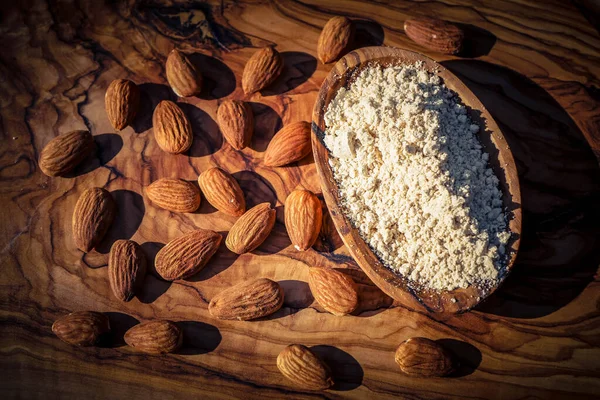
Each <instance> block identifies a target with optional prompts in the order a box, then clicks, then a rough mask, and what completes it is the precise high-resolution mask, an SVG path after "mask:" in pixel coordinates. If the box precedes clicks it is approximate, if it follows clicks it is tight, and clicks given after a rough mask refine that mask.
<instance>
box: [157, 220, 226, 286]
mask: <svg viewBox="0 0 600 400" xmlns="http://www.w3.org/2000/svg"><path fill="white" fill-rule="evenodd" d="M221 239H222V237H221V235H219V234H218V233H217V232H214V231H210V230H206V229H198V230H196V231H193V232H190V233H187V234H185V235H183V236H180V237H178V238H177V239H174V240H171V241H170V242H169V243H167V245H166V246H165V247H163V248H162V249H160V251H159V252H158V253H157V254H156V259H155V261H154V265H155V267H156V272H158V274H159V275H160V276H161V277H162V278H163V279H165V280H167V281H174V280H177V279H186V278H189V277H190V276H192V275H195V274H196V273H198V272H200V270H201V269H202V268H204V266H205V265H206V263H207V262H208V260H210V258H211V257H212V256H213V255H214V254H215V253H216V252H217V250H218V249H219V245H220V244H221Z"/></svg>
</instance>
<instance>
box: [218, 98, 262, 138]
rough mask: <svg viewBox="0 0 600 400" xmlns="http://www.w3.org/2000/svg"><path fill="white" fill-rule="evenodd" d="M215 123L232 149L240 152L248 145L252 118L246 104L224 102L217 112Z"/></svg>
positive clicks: (252, 122)
mask: <svg viewBox="0 0 600 400" xmlns="http://www.w3.org/2000/svg"><path fill="white" fill-rule="evenodd" d="M217 123H218V124H219V128H220V129H221V132H222V133H223V137H224V138H225V140H227V142H228V143H229V144H230V145H231V147H233V148H234V149H236V150H242V149H243V148H245V147H247V146H248V145H249V144H250V140H251V139H252V133H253V132H254V116H253V114H252V109H251V108H250V105H249V104H248V103H246V102H243V101H238V100H226V101H224V102H223V103H221V105H220V106H219V109H218V110H217Z"/></svg>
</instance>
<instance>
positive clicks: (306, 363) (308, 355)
mask: <svg viewBox="0 0 600 400" xmlns="http://www.w3.org/2000/svg"><path fill="white" fill-rule="evenodd" d="M277 368H279V371H281V373H282V374H283V376H285V377H286V378H288V379H289V380H290V381H292V382H294V384H296V386H298V387H300V388H302V389H308V390H325V389H328V388H330V387H331V386H333V384H334V382H333V378H332V377H331V370H330V369H329V366H328V365H327V364H325V363H324V362H323V361H322V360H321V359H320V358H319V357H318V356H317V355H316V354H315V353H313V352H312V351H311V350H310V349H309V348H308V347H306V346H303V345H301V344H291V345H289V346H287V347H286V348H285V349H283V350H282V351H281V353H279V355H278V356H277Z"/></svg>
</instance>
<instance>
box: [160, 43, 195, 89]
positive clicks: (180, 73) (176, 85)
mask: <svg viewBox="0 0 600 400" xmlns="http://www.w3.org/2000/svg"><path fill="white" fill-rule="evenodd" d="M165 70H166V72H165V73H166V75H167V81H168V82H169V85H170V86H171V89H173V91H174V92H175V94H176V95H177V96H179V97H188V96H195V95H198V94H200V91H201V89H202V74H201V73H200V71H198V69H197V68H196V66H195V65H194V64H193V63H192V62H191V61H190V59H189V58H188V57H187V56H186V55H185V54H184V53H182V52H181V51H179V50H177V49H173V50H172V51H171V53H170V54H169V57H167V63H166V66H165Z"/></svg>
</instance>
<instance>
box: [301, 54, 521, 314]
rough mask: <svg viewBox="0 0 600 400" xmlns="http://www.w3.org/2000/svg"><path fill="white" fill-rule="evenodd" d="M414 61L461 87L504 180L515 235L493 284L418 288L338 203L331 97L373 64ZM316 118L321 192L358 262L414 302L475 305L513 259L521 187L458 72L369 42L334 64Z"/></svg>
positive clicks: (441, 307)
mask: <svg viewBox="0 0 600 400" xmlns="http://www.w3.org/2000/svg"><path fill="white" fill-rule="evenodd" d="M416 61H422V62H423V63H424V67H425V68H426V69H427V70H428V71H433V70H436V71H437V73H438V75H439V76H440V77H441V78H442V79H443V81H444V83H445V84H446V86H447V87H448V88H450V89H451V90H453V91H455V92H456V93H458V95H459V96H460V98H461V100H462V102H463V103H464V104H465V105H466V106H467V109H468V113H469V116H470V117H471V119H472V120H473V121H474V122H475V123H478V124H479V125H480V126H481V129H480V132H479V140H480V142H481V144H482V146H483V147H484V149H485V151H486V152H488V153H489V155H490V166H491V168H492V169H493V171H494V173H495V174H496V176H497V177H498V179H499V180H500V187H501V190H502V193H503V201H504V207H505V210H507V216H508V219H509V226H508V227H509V229H510V231H511V233H512V236H511V239H510V241H509V243H508V244H507V246H506V249H507V257H508V259H507V267H506V272H505V273H504V274H503V275H502V276H500V277H499V280H498V284H497V285H496V286H495V287H488V288H485V289H482V288H479V287H477V286H474V285H471V286H469V287H467V288H461V289H455V290H452V291H436V290H433V289H415V288H413V287H411V286H409V284H408V280H407V279H406V278H405V277H403V276H401V275H398V274H396V273H394V272H392V271H391V270H390V269H388V268H386V267H385V266H384V265H383V264H382V263H381V261H380V260H379V259H378V258H377V256H376V255H375V254H374V253H373V251H372V250H371V249H370V248H369V246H368V245H367V243H366V242H365V241H364V240H363V239H362V238H361V237H360V235H359V233H358V230H357V229H355V228H354V227H353V226H352V224H351V223H350V221H349V220H348V219H347V218H346V217H345V216H344V214H343V213H342V211H341V209H340V205H339V204H340V199H339V194H338V188H337V184H336V182H335V180H334V179H333V173H332V170H331V166H330V165H329V150H328V149H327V148H326V147H325V145H324V143H323V137H324V132H325V121H324V115H325V111H326V110H327V107H328V105H329V103H330V101H331V100H332V99H333V98H334V96H335V94H336V92H337V90H338V89H339V88H340V87H342V86H344V87H348V86H349V84H350V83H351V82H352V79H353V77H355V76H356V73H357V72H358V71H360V70H361V69H364V68H365V67H366V66H367V65H369V64H373V63H375V64H379V65H383V66H388V65H399V64H405V63H414V62H416ZM312 119H313V120H312V146H313V153H314V157H315V163H316V166H317V171H318V174H319V178H320V180H321V187H322V189H323V197H324V198H325V202H326V203H327V206H328V207H329V211H330V212H331V217H332V219H333V222H334V224H335V226H336V228H337V230H338V232H339V233H340V236H341V237H342V240H343V241H344V243H345V244H346V246H347V247H348V249H349V251H350V253H351V254H352V256H353V257H354V259H355V260H356V262H357V263H358V265H359V266H360V267H361V268H362V269H363V271H364V272H365V273H366V274H367V275H368V276H369V278H370V279H371V280H372V281H373V283H375V284H376V285H377V286H378V287H379V288H380V289H381V290H383V291H384V292H385V293H387V294H388V295H389V296H391V297H392V298H394V299H395V300H396V301H398V302H400V303H401V304H403V305H406V306H408V307H411V308H415V309H420V310H428V311H433V312H448V313H457V312H463V311H466V310H469V309H470V308H472V307H474V306H475V305H476V304H477V303H479V302H480V301H481V300H483V299H484V298H485V297H487V296H489V295H490V294H491V293H492V292H493V291H494V290H495V289H496V288H497V287H498V285H499V284H500V283H501V282H502V281H503V280H504V279H505V278H506V275H507V274H508V272H509V271H510V270H511V268H512V266H513V264H514V261H515V258H516V255H517V250H518V248H519V242H520V233H521V192H520V189H519V180H518V177H517V168H516V166H515V162H514V159H513V156H512V153H511V151H510V148H509V147H508V144H507V143H506V140H505V138H504V136H503V135H502V132H501V131H500V129H499V128H498V125H497V124H496V122H495V121H494V119H493V118H492V116H491V115H490V114H489V112H488V111H487V110H486V109H485V107H484V106H483V104H481V102H480V101H479V100H478V99H477V97H476V96H475V95H474V94H473V93H472V92H471V91H470V90H469V89H468V88H467V87H466V86H465V85H464V84H463V83H462V82H461V81H460V80H459V79H458V78H457V77H456V76H455V75H454V74H452V73H451V72H450V71H448V70H447V69H446V68H444V67H443V66H441V65H440V64H438V63H437V62H435V61H434V60H432V59H430V58H428V57H425V56H423V55H422V54H418V53H414V52H411V51H406V50H401V49H396V48H392V47H366V48H362V49H359V50H355V51H353V52H351V53H349V54H347V55H346V56H344V57H343V58H342V59H341V60H340V61H338V62H337V63H336V64H335V66H334V67H333V69H332V70H331V72H330V73H329V75H328V76H327V79H325V81H324V82H323V84H322V85H321V89H320V91H319V96H318V98H317V101H316V104H315V108H314V111H313V118H312ZM484 128H485V129H484Z"/></svg>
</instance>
